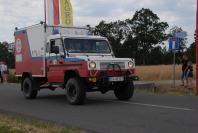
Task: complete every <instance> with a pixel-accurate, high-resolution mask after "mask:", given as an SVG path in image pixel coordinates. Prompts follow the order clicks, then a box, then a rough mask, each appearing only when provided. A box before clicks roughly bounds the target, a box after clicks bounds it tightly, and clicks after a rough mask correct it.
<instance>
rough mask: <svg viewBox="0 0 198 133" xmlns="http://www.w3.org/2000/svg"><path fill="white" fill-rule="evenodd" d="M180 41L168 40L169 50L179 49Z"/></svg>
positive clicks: (177, 39)
mask: <svg viewBox="0 0 198 133" xmlns="http://www.w3.org/2000/svg"><path fill="white" fill-rule="evenodd" d="M179 45H180V39H179V38H175V37H173V38H169V50H177V49H179Z"/></svg>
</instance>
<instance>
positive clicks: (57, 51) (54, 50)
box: [51, 46, 59, 54]
mask: <svg viewBox="0 0 198 133" xmlns="http://www.w3.org/2000/svg"><path fill="white" fill-rule="evenodd" d="M51 53H54V54H59V47H58V46H54V47H52V49H51Z"/></svg>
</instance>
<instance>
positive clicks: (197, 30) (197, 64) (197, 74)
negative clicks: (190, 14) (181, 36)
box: [196, 0, 198, 96]
mask: <svg viewBox="0 0 198 133" xmlns="http://www.w3.org/2000/svg"><path fill="white" fill-rule="evenodd" d="M196 4H197V12H196V18H197V21H196V95H197V96H198V0H197V3H196Z"/></svg>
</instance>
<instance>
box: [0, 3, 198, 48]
mask: <svg viewBox="0 0 198 133" xmlns="http://www.w3.org/2000/svg"><path fill="white" fill-rule="evenodd" d="M43 1H44V0H0V23H1V25H0V41H8V42H13V40H14V38H13V32H14V28H15V27H24V26H28V25H32V24H35V23H38V22H40V21H41V20H43V18H44V9H43V7H44V6H43ZM71 2H72V5H73V10H74V23H75V25H76V26H84V25H87V24H90V25H91V26H95V25H97V24H98V23H99V22H100V21H101V20H105V21H107V22H110V21H116V20H125V19H127V18H131V17H132V16H133V14H134V13H135V11H137V10H140V9H141V8H150V9H151V10H152V11H153V12H154V13H156V14H158V16H159V17H160V19H161V21H166V22H168V23H169V25H170V27H172V26H175V25H177V26H180V27H182V28H183V30H185V31H187V32H188V45H189V44H190V43H192V42H193V41H194V31H195V27H196V26H195V25H196V0H123V1H121V0H119V1H118V0H71Z"/></svg>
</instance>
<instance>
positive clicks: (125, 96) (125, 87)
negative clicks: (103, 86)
mask: <svg viewBox="0 0 198 133" xmlns="http://www.w3.org/2000/svg"><path fill="white" fill-rule="evenodd" d="M133 93H134V85H133V82H132V81H131V82H128V83H125V84H122V85H119V86H117V87H116V88H115V90H114V94H115V96H116V97H117V98H118V99H119V100H122V101H124V100H129V99H131V98H132V97H133Z"/></svg>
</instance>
